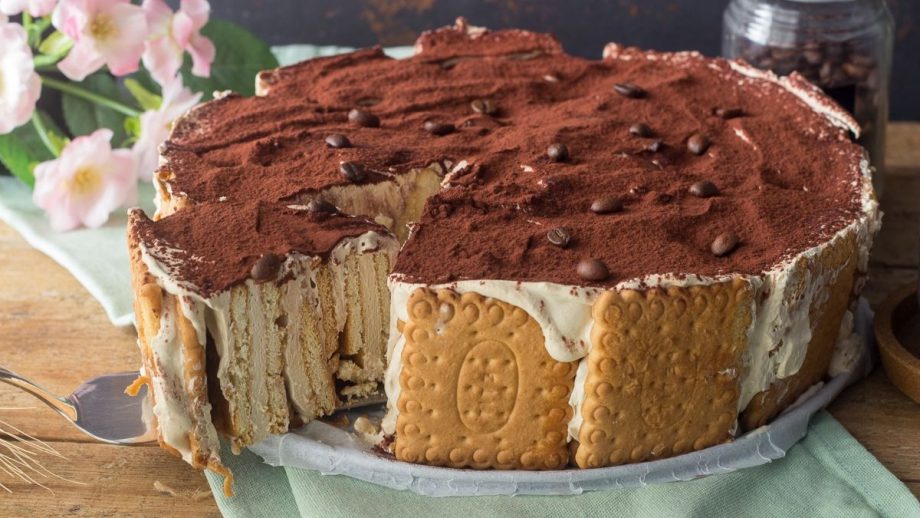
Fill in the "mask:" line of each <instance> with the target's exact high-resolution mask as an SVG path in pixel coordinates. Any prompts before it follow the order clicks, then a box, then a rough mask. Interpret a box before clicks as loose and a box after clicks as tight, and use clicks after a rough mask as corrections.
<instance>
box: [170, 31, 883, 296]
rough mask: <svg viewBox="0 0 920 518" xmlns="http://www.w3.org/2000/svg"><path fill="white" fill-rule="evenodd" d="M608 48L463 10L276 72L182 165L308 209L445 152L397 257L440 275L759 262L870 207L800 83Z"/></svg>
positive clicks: (835, 117) (208, 127)
mask: <svg viewBox="0 0 920 518" xmlns="http://www.w3.org/2000/svg"><path fill="white" fill-rule="evenodd" d="M605 54H606V56H605V58H604V59H602V60H586V59H581V58H577V57H573V56H570V55H567V54H565V53H564V52H563V51H562V49H561V47H560V45H559V44H558V42H557V41H556V40H555V39H554V38H552V37H551V36H548V35H541V34H534V33H529V32H524V31H517V30H512V31H495V32H491V31H487V30H484V29H479V28H472V27H468V26H467V25H466V24H465V23H464V22H462V21H460V22H458V24H457V25H456V26H454V27H448V28H444V29H439V30H436V31H431V32H428V33H425V34H423V35H422V36H421V38H420V39H419V41H418V43H417V45H416V55H415V56H414V57H411V58H408V59H403V60H395V59H391V58H389V57H387V56H385V55H384V54H383V53H382V51H381V50H380V49H379V48H374V49H367V50H360V51H357V52H353V53H349V54H344V55H341V56H335V57H330V58H321V59H314V60H311V61H307V62H304V63H301V64H298V65H294V66H291V67H285V68H280V69H277V70H274V71H269V72H264V73H262V74H261V75H260V78H259V79H260V82H261V84H262V85H263V87H264V89H265V90H266V92H265V95H264V96H257V97H251V98H243V97H239V96H233V95H230V96H226V97H223V98H221V99H218V100H215V101H212V102H210V103H207V104H205V105H203V106H201V107H199V108H197V109H195V110H194V111H193V112H192V113H191V114H190V115H189V116H187V117H185V118H183V119H182V120H181V121H179V122H178V123H177V124H176V127H175V128H174V131H173V134H172V136H171V138H170V140H169V141H168V142H167V143H166V144H165V145H164V148H163V158H164V166H163V173H164V174H166V173H168V175H167V178H168V180H167V181H166V183H167V184H168V186H169V189H170V191H171V192H172V193H174V194H176V193H180V194H181V195H183V196H186V197H188V199H189V200H190V201H192V202H193V203H198V202H206V201H214V200H217V199H220V198H226V199H229V200H232V201H239V200H253V199H254V200H264V201H278V200H280V201H291V200H296V199H299V197H302V196H303V195H305V194H309V193H318V192H320V191H321V190H322V189H325V188H328V187H331V186H336V185H346V184H350V183H358V184H361V183H373V182H379V181H382V180H386V179H387V178H389V177H392V176H393V175H399V174H403V173H405V172H407V171H409V170H411V169H413V168H418V167H424V166H427V165H429V164H431V163H435V162H437V163H441V164H448V165H449V167H445V168H444V169H445V170H450V171H451V173H450V174H448V175H447V177H446V178H445V182H444V185H445V188H444V189H443V190H442V191H441V192H440V193H438V194H436V195H435V196H433V197H432V198H429V200H428V202H427V205H426V208H425V210H424V214H423V216H422V218H421V221H420V222H419V223H418V224H417V226H416V227H415V228H414V230H413V232H412V234H411V236H410V237H409V239H408V241H407V242H406V244H405V245H404V247H403V249H402V251H401V252H400V255H399V259H398V261H397V265H396V270H395V271H396V273H397V274H399V275H400V276H401V278H402V279H404V280H406V281H408V282H425V283H444V282H452V281H456V280H463V279H509V280H516V281H547V282H554V283H560V284H566V285H595V286H614V285H616V284H617V283H619V282H622V281H624V280H628V279H637V278H638V279H641V278H644V277H647V276H650V275H656V274H661V275H665V274H674V275H677V276H681V275H683V274H695V275H703V276H718V275H723V274H731V273H740V274H751V275H758V274H761V273H763V272H764V271H766V270H769V269H770V268H772V267H774V266H775V265H777V264H778V263H780V262H782V261H784V260H786V259H788V258H789V257H792V256H794V255H796V254H798V253H801V252H803V251H805V250H807V249H809V248H812V247H815V246H818V245H820V244H822V243H824V242H826V241H827V240H828V239H829V238H830V237H831V236H833V235H834V234H835V233H837V232H839V231H840V230H842V229H843V228H844V227H846V226H847V225H848V224H850V223H851V222H852V221H853V220H854V219H855V218H857V217H858V216H859V215H860V214H861V213H862V211H863V206H862V203H863V200H864V196H866V192H867V191H866V190H867V189H868V187H867V185H868V182H869V180H868V178H867V176H866V172H865V167H866V165H865V160H864V152H863V150H862V148H861V147H860V146H858V145H856V144H855V143H853V142H852V141H851V135H850V133H851V131H856V130H855V123H853V122H852V120H851V119H850V118H849V117H848V116H846V115H845V114H844V112H843V111H842V110H840V109H839V108H837V107H836V105H834V104H833V103H832V101H830V100H829V99H827V98H826V97H824V96H823V95H822V94H820V93H819V91H818V90H817V88H815V87H812V86H811V85H810V84H808V83H806V82H805V81H804V80H802V79H801V78H798V77H795V76H794V77H792V78H788V79H787V78H783V79H782V80H780V79H778V78H776V77H774V76H772V75H770V74H768V73H760V72H759V71H754V70H753V69H750V68H749V67H747V66H746V65H744V64H742V63H738V62H729V61H726V60H723V59H710V58H705V57H702V56H700V55H699V54H696V53H656V52H646V51H640V50H636V49H624V48H620V47H618V46H610V47H609V48H608V49H607V50H606V51H605ZM355 109H357V110H360V111H361V113H354V112H353V110H355ZM349 112H352V113H351V115H349ZM331 134H338V135H341V136H344V137H345V139H346V142H345V144H347V145H344V146H338V147H337V146H332V145H328V144H327V143H326V139H327V137H328V136H329V135H331ZM343 167H352V168H357V169H356V170H357V171H358V172H360V173H361V174H358V175H355V174H343V173H347V171H344V172H343ZM352 172H354V171H352ZM253 217H255V216H253V215H252V214H251V213H248V215H241V216H240V218H238V219H239V220H240V223H241V224H247V225H251V224H252V222H251V221H249V222H246V221H243V220H245V219H246V218H253ZM224 228H226V226H225V227H224ZM588 259H591V260H594V262H590V261H586V260H588ZM215 282H217V281H215Z"/></svg>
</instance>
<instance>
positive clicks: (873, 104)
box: [722, 0, 894, 192]
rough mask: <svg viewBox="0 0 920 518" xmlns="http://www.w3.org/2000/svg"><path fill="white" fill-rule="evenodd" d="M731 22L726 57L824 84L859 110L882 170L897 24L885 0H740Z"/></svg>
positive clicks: (864, 139)
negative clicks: (795, 73)
mask: <svg viewBox="0 0 920 518" xmlns="http://www.w3.org/2000/svg"><path fill="white" fill-rule="evenodd" d="M723 22H724V25H723V38H722V54H723V55H724V56H725V57H728V58H741V59H744V60H745V61H747V62H748V63H750V64H752V65H754V66H755V67H758V68H762V69H765V70H772V71H774V72H776V73H777V74H780V75H788V74H790V73H792V72H798V73H799V74H802V75H803V76H804V77H805V78H807V79H808V80H810V81H811V82H813V83H815V84H816V85H818V86H820V87H821V88H822V89H823V90H824V91H825V92H826V93H827V94H828V95H829V96H831V97H832V98H834V99H835V100H836V101H837V102H838V103H840V105H842V106H843V107H844V108H846V109H847V110H849V111H850V112H851V113H852V114H853V116H854V118H855V119H856V121H857V122H858V123H859V125H860V128H861V132H860V133H861V136H860V140H859V142H860V143H861V144H862V145H863V146H865V147H866V149H867V150H868V151H869V156H870V159H871V162H872V165H873V166H874V167H875V168H876V170H877V171H878V172H879V173H881V171H882V168H883V166H884V161H885V156H884V152H885V129H886V126H887V123H888V95H889V94H888V92H889V90H888V82H889V77H890V75H891V54H892V45H893V39H892V38H893V31H894V22H893V20H892V17H891V13H890V11H889V10H888V7H887V5H886V4H885V1H884V0H732V2H731V3H730V4H729V5H728V7H726V9H725V15H724V19H723ZM881 182H882V177H881V174H878V173H877V174H876V175H875V187H876V190H877V191H879V192H880V191H881V188H882V184H881Z"/></svg>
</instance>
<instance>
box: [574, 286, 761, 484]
mask: <svg viewBox="0 0 920 518" xmlns="http://www.w3.org/2000/svg"><path fill="white" fill-rule="evenodd" d="M752 292H753V290H752V288H751V286H750V284H749V283H748V282H746V281H744V280H742V279H740V278H737V279H734V280H732V281H728V282H723V283H719V284H713V285H709V286H693V287H688V288H668V289H666V290H665V289H659V288H651V289H647V290H643V291H635V290H623V291H620V292H616V291H612V290H611V291H607V292H604V293H603V294H602V295H601V296H600V297H599V298H598V300H597V301H596V302H595V304H594V306H593V307H592V315H593V317H594V326H593V328H592V330H591V351H590V352H589V353H588V356H587V358H586V360H585V361H587V362H588V375H587V377H586V380H585V398H584V402H583V404H582V407H581V412H582V417H583V420H584V421H583V424H582V426H581V428H580V430H579V435H578V446H577V448H576V451H575V462H576V463H577V464H578V466H579V467H582V468H597V467H601V466H611V465H618V464H626V463H632V462H642V461H646V460H653V459H658V458H662V457H670V456H673V455H679V454H681V453H685V452H688V451H692V450H699V449H702V448H705V447H708V446H711V445H714V444H718V443H721V442H724V441H727V440H729V439H730V438H731V432H732V429H733V428H734V426H735V421H736V419H737V414H738V412H737V406H738V397H739V394H740V379H741V375H742V370H743V360H742V355H743V353H744V349H745V346H746V340H747V334H746V333H747V329H748V327H749V325H750V323H751V307H752V300H753V299H752Z"/></svg>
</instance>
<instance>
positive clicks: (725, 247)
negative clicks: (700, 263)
mask: <svg viewBox="0 0 920 518" xmlns="http://www.w3.org/2000/svg"><path fill="white" fill-rule="evenodd" d="M738 243H740V239H738V234H735V233H734V232H723V233H722V234H719V235H718V236H717V237H716V238H715V240H713V242H712V245H710V247H709V249H710V250H711V251H712V255H714V256H716V257H722V256H724V255H728V254H730V253H732V251H733V250H734V249H735V248H738Z"/></svg>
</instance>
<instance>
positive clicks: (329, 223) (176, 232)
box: [128, 201, 392, 297]
mask: <svg viewBox="0 0 920 518" xmlns="http://www.w3.org/2000/svg"><path fill="white" fill-rule="evenodd" d="M128 232H129V235H130V237H131V239H132V240H137V242H138V243H140V244H141V246H142V247H143V248H144V249H145V250H146V252H147V255H149V257H150V258H152V259H153V260H154V261H156V262H157V263H158V266H159V267H160V268H163V269H165V270H167V271H169V273H170V276H169V277H170V278H173V279H176V280H177V281H178V282H180V283H182V284H183V285H185V286H186V287H187V288H189V289H191V290H193V291H195V292H196V293H199V294H201V295H202V296H204V297H209V296H211V295H214V294H215V293H217V292H220V291H223V290H225V289H226V288H228V287H230V286H234V285H237V284H240V283H242V282H244V281H246V280H247V279H253V280H255V281H256V282H261V281H267V280H276V278H277V276H278V275H277V274H278V273H279V271H280V269H281V265H282V263H283V262H284V260H285V257H286V256H288V255H290V254H295V253H296V254H301V255H305V256H311V257H324V258H325V257H328V256H329V254H330V253H332V251H333V250H334V249H335V247H336V246H337V245H338V244H339V243H341V242H342V241H343V240H345V239H348V238H358V237H361V236H364V235H366V234H367V239H365V240H364V242H363V243H361V246H362V247H363V250H362V251H365V252H369V251H372V250H374V249H376V248H377V247H378V246H379V245H378V242H377V238H378V237H379V236H391V234H390V233H389V231H388V230H387V229H386V228H384V227H382V226H380V225H378V224H376V223H373V222H371V221H368V220H367V219H364V218H359V217H352V216H344V215H340V214H335V213H331V212H325V211H316V210H310V209H308V208H307V207H299V206H284V205H281V204H277V203H267V202H261V201H250V202H216V203H207V204H201V205H195V206H192V207H189V208H187V209H185V210H182V211H179V212H177V213H176V214H173V215H171V216H170V217H168V218H163V219H160V220H158V221H153V220H151V219H150V218H148V217H147V216H146V215H145V214H144V213H143V211H141V210H140V209H132V210H131V211H130V213H129V221H128ZM368 233H370V234H368ZM390 239H392V238H390Z"/></svg>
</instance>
